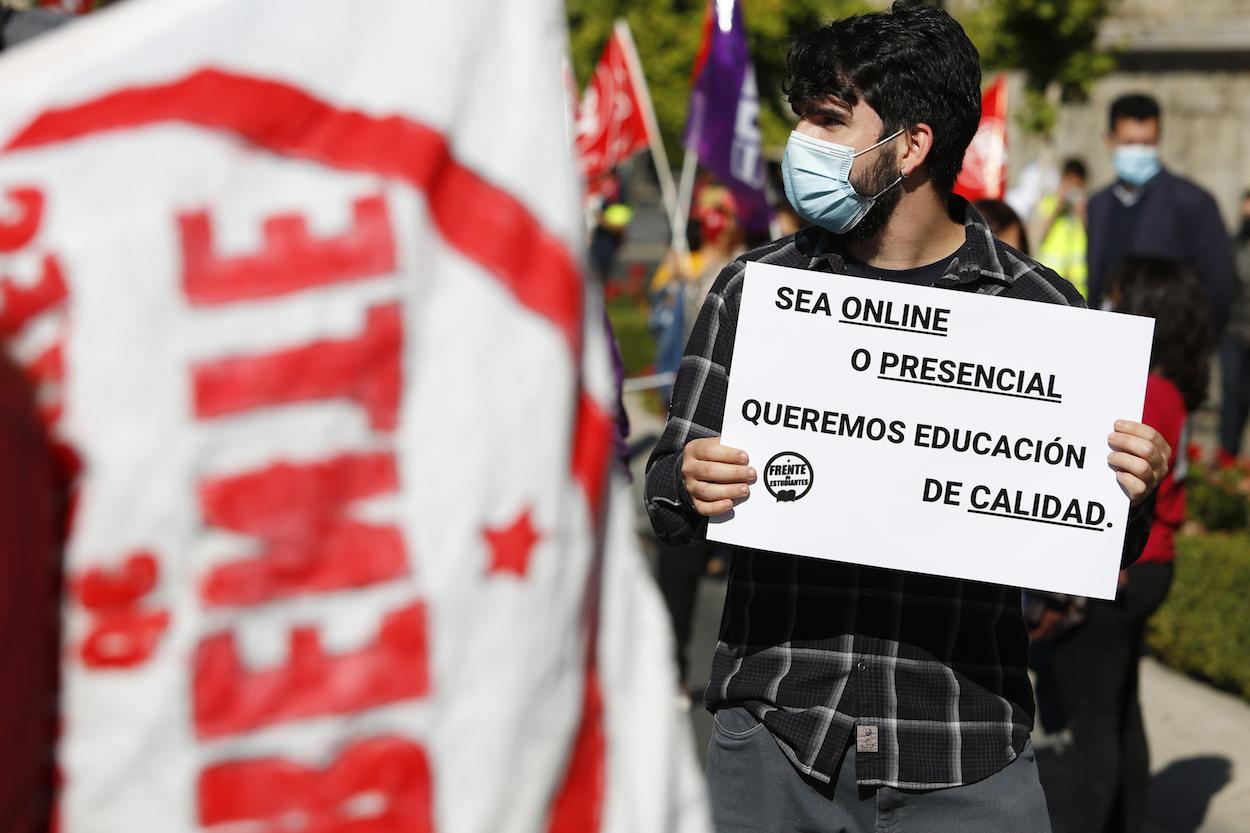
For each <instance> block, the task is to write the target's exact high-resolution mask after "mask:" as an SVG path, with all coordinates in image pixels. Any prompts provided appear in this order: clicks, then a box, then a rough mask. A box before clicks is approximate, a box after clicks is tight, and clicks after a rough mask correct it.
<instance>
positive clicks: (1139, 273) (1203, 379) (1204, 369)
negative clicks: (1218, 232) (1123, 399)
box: [1109, 255, 1211, 411]
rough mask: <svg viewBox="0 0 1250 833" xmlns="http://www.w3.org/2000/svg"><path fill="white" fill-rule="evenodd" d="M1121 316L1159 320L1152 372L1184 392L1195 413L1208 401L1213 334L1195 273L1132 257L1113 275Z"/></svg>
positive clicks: (1164, 262) (1115, 301)
mask: <svg viewBox="0 0 1250 833" xmlns="http://www.w3.org/2000/svg"><path fill="white" fill-rule="evenodd" d="M1109 297H1110V298H1111V299H1112V303H1113V304H1114V305H1115V308H1116V311H1117V312H1126V313H1128V314H1130V315H1148V316H1150V317H1151V318H1153V319H1154V320H1155V337H1154V344H1153V345H1151V348H1150V369H1151V371H1152V372H1155V373H1159V374H1161V375H1162V376H1164V377H1166V378H1167V379H1168V380H1169V381H1171V382H1172V384H1174V385H1176V387H1177V388H1178V389H1179V390H1180V392H1181V396H1182V397H1183V398H1184V399H1185V407H1186V408H1187V409H1189V410H1190V411H1193V410H1194V409H1195V408H1197V407H1198V406H1199V405H1201V404H1202V403H1203V402H1205V401H1206V398H1207V381H1208V379H1209V374H1210V357H1211V334H1210V328H1209V326H1208V324H1207V306H1206V299H1205V298H1204V297H1203V294H1202V288H1201V287H1200V286H1199V285H1198V281H1197V279H1196V278H1195V277H1194V276H1193V274H1192V273H1191V272H1190V271H1189V270H1188V269H1186V268H1185V267H1183V266H1181V264H1179V263H1177V262H1176V261H1175V260H1170V259H1169V258H1166V257H1153V256H1148V255H1130V256H1128V257H1126V258H1124V259H1122V260H1121V261H1120V262H1119V263H1117V264H1116V266H1115V269H1114V270H1112V273H1111V293H1110V296H1109Z"/></svg>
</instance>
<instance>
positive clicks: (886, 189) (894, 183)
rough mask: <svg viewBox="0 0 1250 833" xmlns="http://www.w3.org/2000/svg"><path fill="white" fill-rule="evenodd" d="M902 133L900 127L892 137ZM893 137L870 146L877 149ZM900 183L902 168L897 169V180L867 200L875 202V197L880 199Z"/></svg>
mask: <svg viewBox="0 0 1250 833" xmlns="http://www.w3.org/2000/svg"><path fill="white" fill-rule="evenodd" d="M902 132H903V129H902V128H901V127H900V128H899V129H898V131H897V132H895V133H894V136H898V135H899V134H901V133H902ZM894 136H886V137H885V138H884V139H882V140H881V141H880V142H877V144H875V145H873V146H872V148H875V147H879V146H880V145H883V144H885V143H886V142H888V141H890V140H891V139H893V138H894ZM872 148H864V149H863V150H861V151H860V152H859V153H867V152H868V151H870V150H872ZM859 153H857V154H855V155H856V156H859ZM902 181H903V169H902V168H899V169H898V179H896V180H894V181H893V182H891V183H890V184H889V185H887V186H885V187H884V188H882V189H881V190H880V191H878V192H877V193H876V194H875V195H874V196H871V197H869V199H870V200H874V201H875V200H876V199H877V197H880V196H881V195H882V194H884V193H885V192H886V191H889V190H890V189H891V188H893V187H894V186H895V185H898V184H899V183H900V182H902Z"/></svg>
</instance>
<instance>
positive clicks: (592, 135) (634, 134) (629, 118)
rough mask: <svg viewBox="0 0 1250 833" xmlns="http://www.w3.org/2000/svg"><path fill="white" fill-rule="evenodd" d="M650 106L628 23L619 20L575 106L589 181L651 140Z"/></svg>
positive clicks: (578, 148)
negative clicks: (577, 104) (579, 100)
mask: <svg viewBox="0 0 1250 833" xmlns="http://www.w3.org/2000/svg"><path fill="white" fill-rule="evenodd" d="M650 108H651V100H650V97H649V95H648V93H647V85H646V81H645V80H644V79H643V77H642V72H641V71H640V69H639V67H638V59H637V55H636V52H635V50H634V44H633V39H632V38H631V37H630V35H629V27H628V25H627V24H626V23H625V22H624V21H617V23H616V25H615V26H614V27H613V29H612V37H610V38H608V44H607V46H605V47H604V48H603V55H602V56H600V58H599V64H598V66H596V67H595V74H594V75H593V76H592V77H591V79H590V83H588V84H587V85H586V92H585V93H584V94H583V95H582V103H581V107H580V108H578V118H577V152H578V155H579V156H581V159H582V170H583V171H584V173H585V175H586V180H587V181H588V182H590V183H591V184H592V185H593V184H594V183H595V181H596V180H598V179H599V177H601V176H603V175H604V174H607V173H611V171H612V169H613V168H615V167H616V166H617V165H619V164H621V163H622V162H624V161H625V160H626V159H628V158H629V157H631V156H633V155H634V154H635V153H637V152H638V151H640V150H644V149H645V148H646V147H647V146H648V145H649V144H650V142H651V138H652V137H651V133H649V132H648V125H649V123H650V121H651V119H650V118H649V114H650ZM651 130H652V131H654V128H651Z"/></svg>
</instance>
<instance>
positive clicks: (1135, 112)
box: [1088, 93, 1237, 337]
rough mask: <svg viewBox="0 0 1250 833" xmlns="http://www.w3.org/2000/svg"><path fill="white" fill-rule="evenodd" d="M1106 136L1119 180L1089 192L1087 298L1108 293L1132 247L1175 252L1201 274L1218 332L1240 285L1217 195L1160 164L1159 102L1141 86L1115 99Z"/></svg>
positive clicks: (1098, 302) (1099, 301)
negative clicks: (1142, 90)
mask: <svg viewBox="0 0 1250 833" xmlns="http://www.w3.org/2000/svg"><path fill="white" fill-rule="evenodd" d="M1108 130H1109V133H1108V135H1107V144H1108V145H1109V146H1110V148H1111V153H1112V162H1113V164H1114V166H1115V174H1116V181H1115V182H1113V183H1112V184H1111V185H1108V186H1107V187H1106V188H1103V189H1102V190H1101V191H1099V192H1098V193H1096V194H1094V195H1093V196H1092V197H1090V198H1089V209H1088V213H1089V254H1088V262H1089V305H1090V306H1091V307H1093V308H1095V309H1097V308H1099V307H1101V306H1102V305H1103V303H1104V301H1105V300H1106V296H1107V291H1108V288H1109V286H1110V283H1111V280H1110V278H1111V273H1112V271H1113V270H1114V269H1115V265H1116V264H1117V263H1118V262H1119V261H1120V259H1121V258H1123V257H1126V256H1128V255H1132V254H1140V255H1157V256H1159V257H1166V258H1171V259H1172V260H1175V261H1177V262H1179V263H1181V264H1183V265H1184V266H1185V267H1186V268H1188V269H1189V270H1190V271H1191V272H1192V273H1193V274H1194V276H1195V277H1196V278H1197V279H1198V283H1199V285H1200V286H1201V287H1202V291H1203V294H1204V295H1205V297H1206V304H1207V323H1208V324H1209V325H1210V328H1211V332H1212V333H1213V334H1214V335H1216V336H1217V337H1218V335H1219V334H1220V333H1221V332H1222V331H1223V329H1224V321H1225V319H1226V318H1227V317H1228V309H1229V305H1230V304H1231V303H1232V300H1233V294H1234V291H1235V289H1236V284H1237V278H1236V270H1235V269H1234V267H1233V252H1232V247H1231V246H1230V245H1229V243H1228V232H1227V230H1226V229H1225V228H1224V221H1223V220H1222V219H1220V210H1219V207H1218V206H1217V205H1216V203H1215V199H1214V198H1213V197H1212V196H1211V195H1210V194H1209V193H1208V192H1207V191H1206V190H1204V189H1203V188H1202V187H1201V186H1199V185H1197V184H1195V183H1193V182H1191V181H1190V180H1188V179H1185V178H1184V177H1180V176H1177V175H1176V174H1174V173H1172V172H1171V171H1169V170H1167V169H1166V168H1164V167H1163V164H1162V162H1161V161H1160V159H1159V136H1160V132H1161V127H1160V111H1159V102H1157V101H1155V99H1154V98H1152V97H1151V96H1148V95H1144V94H1142V93H1131V94H1129V95H1122V96H1120V97H1119V98H1117V99H1116V100H1115V101H1114V102H1112V104H1111V110H1110V114H1109V117H1108Z"/></svg>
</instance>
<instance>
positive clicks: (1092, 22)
mask: <svg viewBox="0 0 1250 833" xmlns="http://www.w3.org/2000/svg"><path fill="white" fill-rule="evenodd" d="M1114 3H1115V0H985V1H984V2H983V3H981V4H980V5H979V7H978V8H977V9H976V10H974V11H973V12H972V13H971V14H969V15H967V16H965V19H964V20H963V23H964V26H965V28H966V29H967V31H968V34H969V36H970V37H971V38H972V41H973V43H975V44H976V45H977V48H978V49H979V50H980V52H981V61H982V63H983V64H984V65H985V67H986V69H988V70H1020V71H1022V72H1023V73H1024V79H1025V106H1024V108H1022V111H1021V115H1020V117H1019V118H1020V123H1021V126H1023V127H1024V128H1025V129H1026V130H1029V131H1030V132H1033V133H1041V134H1048V133H1049V132H1050V131H1051V129H1052V128H1053V127H1054V124H1055V118H1056V109H1055V104H1056V102H1057V101H1082V100H1084V99H1085V97H1086V96H1087V95H1088V94H1089V89H1090V86H1091V85H1092V84H1093V83H1094V81H1096V80H1097V79H1098V78H1099V77H1100V76H1102V75H1105V74H1106V73H1108V72H1110V71H1111V70H1112V69H1114V68H1115V58H1114V56H1112V55H1111V54H1110V53H1108V52H1104V51H1100V50H1098V49H1097V48H1096V41H1097V37H1098V27H1099V25H1100V24H1101V23H1102V22H1103V20H1104V19H1106V17H1107V15H1108V14H1110V12H1111V8H1112V6H1113V4H1114Z"/></svg>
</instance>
